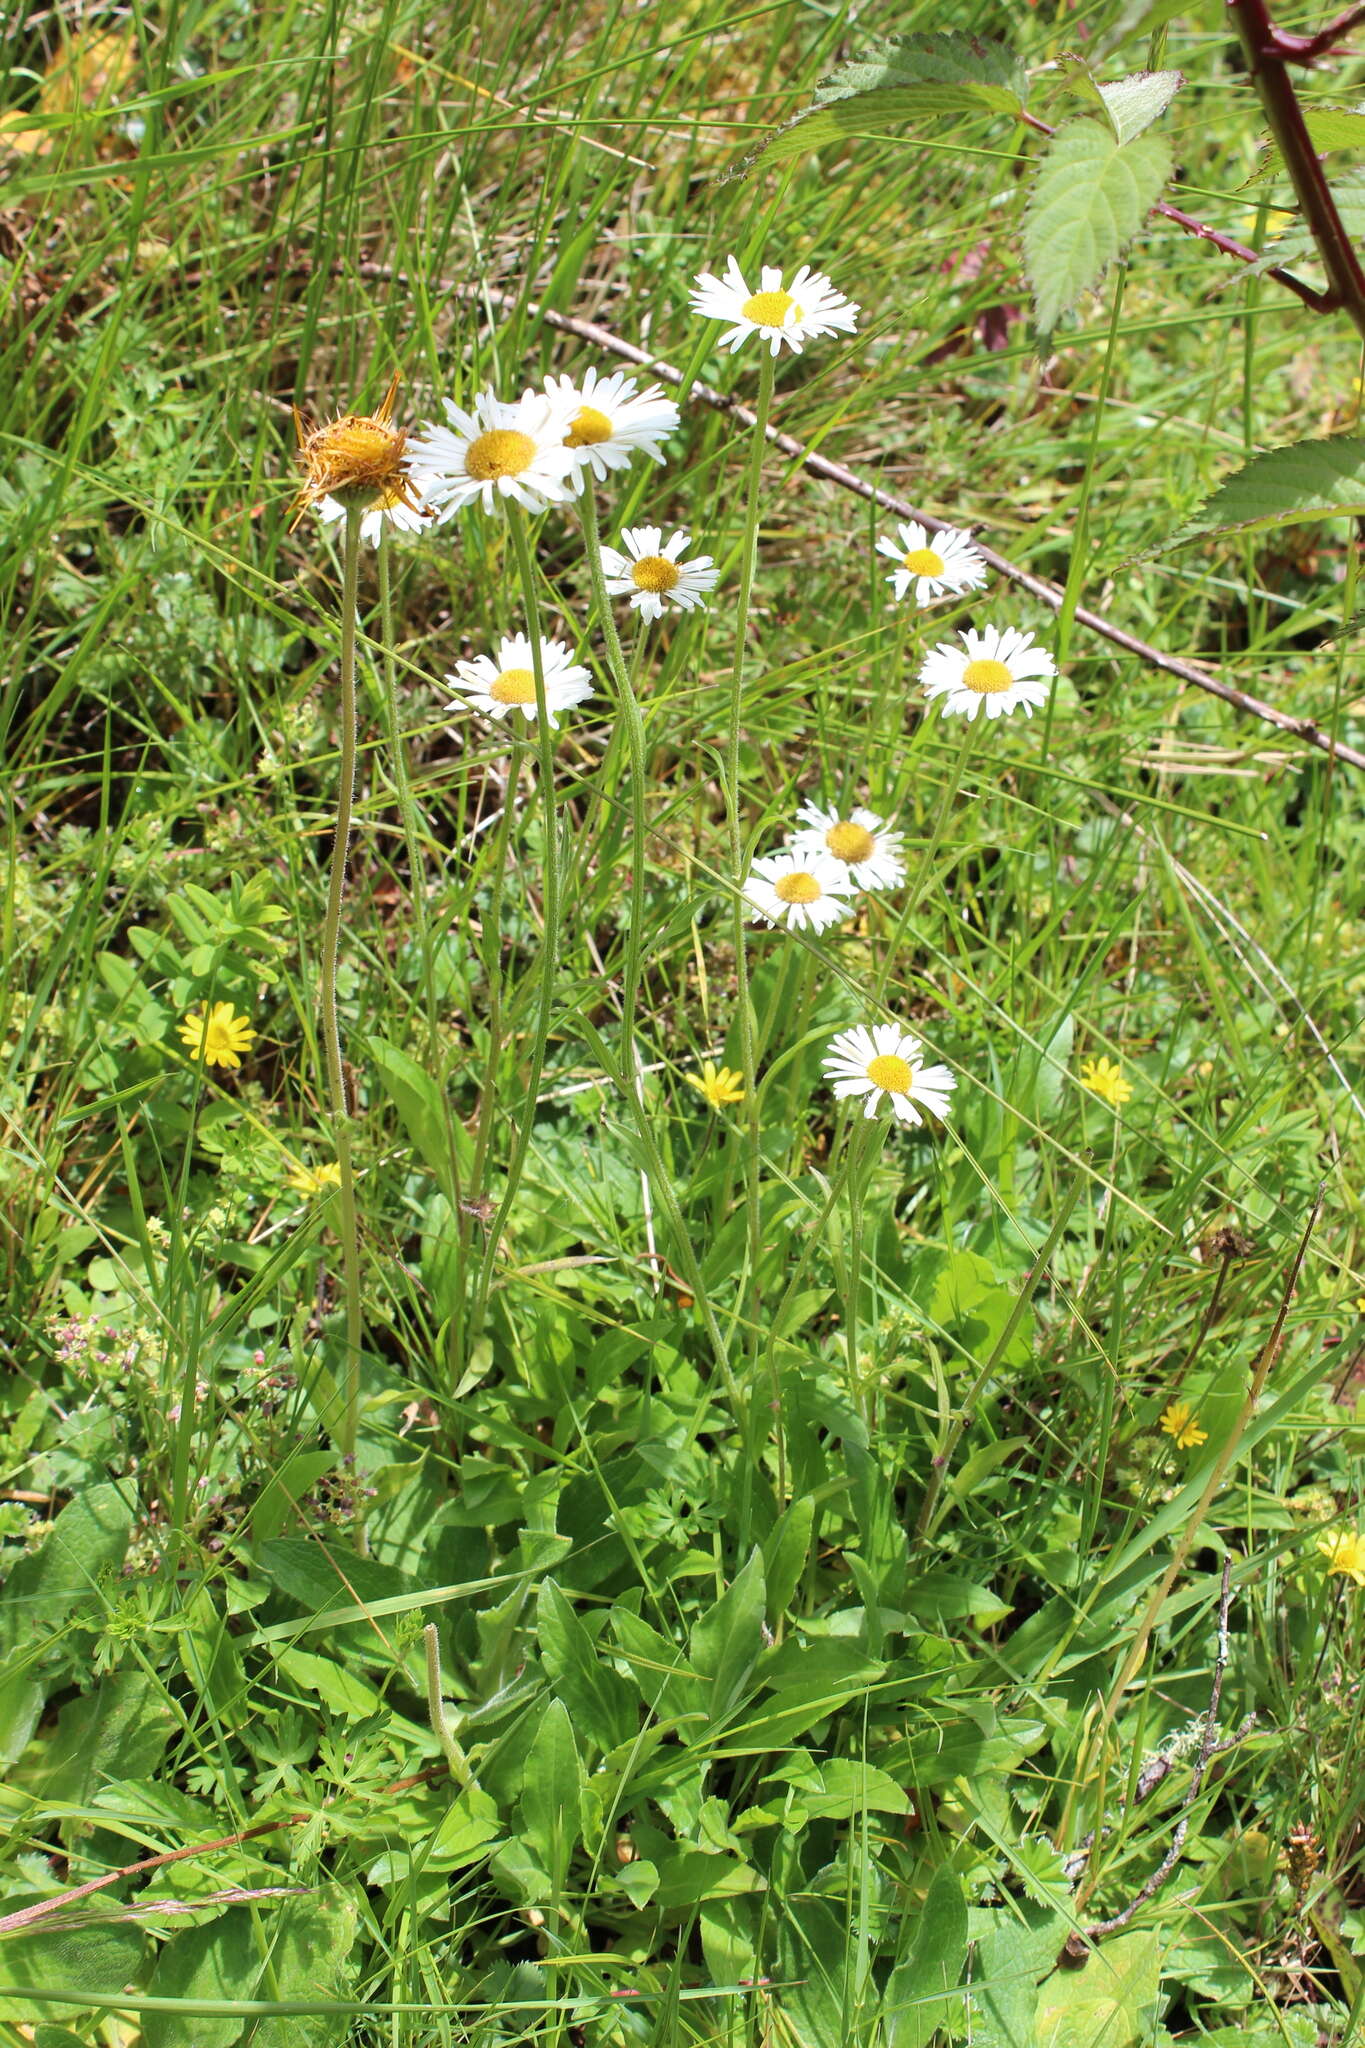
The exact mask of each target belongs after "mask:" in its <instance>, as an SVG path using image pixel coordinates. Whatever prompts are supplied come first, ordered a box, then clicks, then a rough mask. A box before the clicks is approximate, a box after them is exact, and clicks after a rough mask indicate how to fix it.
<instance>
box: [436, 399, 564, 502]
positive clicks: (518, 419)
mask: <svg viewBox="0 0 1365 2048" xmlns="http://www.w3.org/2000/svg"><path fill="white" fill-rule="evenodd" d="M441 403H442V405H443V407H444V409H445V415H446V421H447V424H446V425H445V426H441V425H439V424H436V423H435V422H433V421H431V420H427V421H426V422H425V423H424V424H423V426H422V429H421V431H420V433H416V434H413V435H412V436H410V438H409V440H408V457H407V460H408V474H409V476H410V477H411V478H412V481H413V483H414V485H415V486H416V488H417V489H418V491H420V493H421V495H422V497H423V498H424V499H425V500H426V502H427V503H428V504H429V505H431V506H432V507H433V508H434V509H435V512H436V516H437V518H438V519H442V520H444V519H449V518H450V517H451V515H452V513H455V512H458V511H460V510H461V509H462V508H463V507H464V506H466V505H473V504H480V505H482V507H483V509H484V511H485V512H496V511H501V510H503V509H505V507H506V504H507V501H508V500H509V499H510V500H511V501H512V502H513V503H514V504H516V505H520V506H521V507H522V509H523V511H526V512H543V511H544V510H545V508H546V506H547V505H557V504H560V503H562V502H563V500H564V499H565V498H571V497H572V496H573V494H574V491H575V489H576V483H575V480H574V457H573V451H572V450H571V449H569V448H566V447H565V445H564V439H565V436H566V434H567V433H568V431H569V425H570V421H571V419H572V412H571V411H570V410H569V409H568V408H566V407H565V406H563V405H561V404H559V403H558V402H557V401H556V400H554V399H552V398H550V397H549V396H547V394H546V393H545V392H543V391H524V392H523V393H522V395H521V397H520V398H517V399H511V400H508V399H502V398H499V397H498V396H497V395H496V393H494V392H493V391H481V392H480V393H479V395H478V397H477V398H476V399H475V400H474V406H473V410H472V411H471V412H465V411H464V410H463V409H462V408H461V407H460V406H458V405H456V404H455V402H454V400H453V399H450V398H445V399H442V401H441Z"/></svg>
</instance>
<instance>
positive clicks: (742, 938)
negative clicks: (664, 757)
mask: <svg viewBox="0 0 1365 2048" xmlns="http://www.w3.org/2000/svg"><path fill="white" fill-rule="evenodd" d="M773 375H774V363H773V358H772V356H771V354H768V355H765V356H764V357H763V358H762V362H761V365H760V369H759V380H758V401H757V404H756V405H755V407H754V429H753V437H752V439H751V441H750V443H749V472H748V480H747V484H746V487H745V494H744V541H743V546H742V549H741V552H740V563H739V594H738V597H737V598H736V601H735V663H734V668H733V670H732V671H731V676H730V716H729V724H728V726H727V728H726V734H725V814H726V819H727V821H728V824H729V828H730V876H731V889H732V898H731V911H732V919H733V930H734V945H735V1000H736V1003H737V1005H738V1013H739V1057H740V1065H741V1068H742V1069H743V1073H744V1121H745V1127H746V1128H745V1136H746V1140H747V1143H746V1148H745V1161H744V1187H745V1206H746V1209H747V1212H748V1218H749V1229H748V1239H749V1270H750V1273H751V1274H756V1273H757V1270H758V1260H759V1249H760V1240H761V1235H762V1224H761V1211H760V1208H759V1161H760V1153H759V1124H758V1099H757V1095H756V1092H755V1081H756V1073H755V1068H756V1061H755V1058H754V1020H753V1016H752V1014H751V1012H750V1009H749V959H748V950H747V949H748V912H747V907H746V905H745V901H744V896H743V893H742V891H743V885H744V833H743V829H742V821H741V813H740V797H739V730H740V717H741V713H742V709H743V698H744V656H745V651H746V642H747V639H748V633H749V602H750V598H751V596H752V593H753V586H754V570H755V567H756V565H757V561H758V493H759V487H760V484H761V483H762V479H763V450H764V448H765V446H766V444H767V434H768V413H769V411H770V409H771V406H772V398H773ZM756 1326H757V1319H755V1327H756Z"/></svg>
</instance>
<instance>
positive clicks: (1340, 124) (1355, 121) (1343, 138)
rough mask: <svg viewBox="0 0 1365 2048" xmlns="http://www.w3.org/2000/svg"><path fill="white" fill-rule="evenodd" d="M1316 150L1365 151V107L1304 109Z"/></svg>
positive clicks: (1304, 115) (1304, 116)
mask: <svg viewBox="0 0 1365 2048" xmlns="http://www.w3.org/2000/svg"><path fill="white" fill-rule="evenodd" d="M1303 118H1304V121H1305V123H1306V125H1307V128H1308V133H1309V136H1310V137H1311V139H1312V143H1313V147H1314V149H1316V150H1329V149H1365V107H1304V109H1303Z"/></svg>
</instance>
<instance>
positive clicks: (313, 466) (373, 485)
mask: <svg viewBox="0 0 1365 2048" xmlns="http://www.w3.org/2000/svg"><path fill="white" fill-rule="evenodd" d="M397 398H398V377H397V374H396V373H395V375H394V377H393V380H392V382H391V383H390V385H389V388H388V390H387V391H386V392H385V394H384V398H383V402H382V404H381V405H380V407H379V410H378V411H377V412H373V413H351V412H348V413H342V414H340V415H339V416H338V417H337V418H336V419H332V420H324V421H323V422H322V424H321V425H320V426H314V425H311V424H310V423H309V421H308V420H307V419H306V418H305V416H304V415H303V413H301V412H300V411H299V408H298V407H297V406H295V407H294V433H295V436H296V438H297V441H298V459H299V462H300V463H301V464H302V466H303V472H304V479H303V482H302V483H301V484H300V486H299V489H298V492H297V495H296V496H295V499H294V505H293V517H292V519H291V520H290V522H289V524H290V528H291V530H292V529H293V528H294V527H295V526H297V525H298V523H299V521H300V520H301V519H302V518H303V515H304V513H305V512H307V511H308V509H309V507H310V506H316V507H317V509H318V510H319V511H320V512H321V514H322V516H323V518H324V519H344V518H345V516H346V513H347V510H348V508H349V507H351V506H353V505H360V506H363V507H364V508H365V513H366V517H365V519H364V520H363V521H362V524H361V534H362V537H363V538H364V539H366V540H377V539H378V537H379V529H380V525H381V522H382V520H383V518H384V516H385V515H386V514H387V515H388V517H389V518H390V519H391V520H392V521H393V522H394V524H395V525H396V526H398V527H399V528H400V530H401V531H403V532H412V531H415V529H416V528H417V527H420V525H421V524H422V521H423V519H424V518H426V516H427V511H426V508H425V507H424V505H423V503H422V497H421V493H420V492H419V491H418V489H417V488H416V486H415V485H414V483H413V481H412V479H411V478H410V477H409V476H408V474H407V470H406V467H405V462H406V452H407V447H408V436H407V433H406V431H405V430H404V429H403V428H402V427H395V425H394V424H393V408H394V405H395V402H396V401H397Z"/></svg>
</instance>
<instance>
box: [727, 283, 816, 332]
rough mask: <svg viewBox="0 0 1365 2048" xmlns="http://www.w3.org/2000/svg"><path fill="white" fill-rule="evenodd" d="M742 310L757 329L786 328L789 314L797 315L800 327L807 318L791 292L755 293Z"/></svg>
mask: <svg viewBox="0 0 1365 2048" xmlns="http://www.w3.org/2000/svg"><path fill="white" fill-rule="evenodd" d="M740 310H741V312H742V313H743V315H744V317H745V319H746V320H752V321H753V323H754V325H755V327H785V326H786V324H787V315H788V314H789V313H793V314H795V316H796V321H795V324H796V325H797V326H799V325H800V324H801V321H802V319H803V318H804V317H805V316H804V315H803V313H802V311H801V308H800V307H799V306H798V305H797V303H796V301H795V299H794V298H793V297H792V295H791V293H790V292H755V293H754V295H753V297H752V298H751V299H746V300H745V301H744V304H743V306H742V307H741V309H740Z"/></svg>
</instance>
